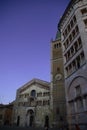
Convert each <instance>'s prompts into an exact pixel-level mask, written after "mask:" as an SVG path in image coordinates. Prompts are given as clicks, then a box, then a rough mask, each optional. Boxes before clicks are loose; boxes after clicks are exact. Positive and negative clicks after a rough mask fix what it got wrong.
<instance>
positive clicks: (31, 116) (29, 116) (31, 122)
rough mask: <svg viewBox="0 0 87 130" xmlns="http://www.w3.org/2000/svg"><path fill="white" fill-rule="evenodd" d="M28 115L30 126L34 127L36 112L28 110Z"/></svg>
mask: <svg viewBox="0 0 87 130" xmlns="http://www.w3.org/2000/svg"><path fill="white" fill-rule="evenodd" d="M27 115H28V118H27V119H28V122H29V123H28V125H29V126H30V127H32V126H33V125H34V112H33V110H32V109H30V110H28V112H27Z"/></svg>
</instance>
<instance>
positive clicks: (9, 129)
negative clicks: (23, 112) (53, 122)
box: [0, 126, 58, 130]
mask: <svg viewBox="0 0 87 130" xmlns="http://www.w3.org/2000/svg"><path fill="white" fill-rule="evenodd" d="M0 130H45V128H35V127H15V126H0ZM48 130H58V128H49V129H48Z"/></svg>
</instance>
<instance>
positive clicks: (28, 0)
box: [0, 0, 70, 104]
mask: <svg viewBox="0 0 87 130" xmlns="http://www.w3.org/2000/svg"><path fill="white" fill-rule="evenodd" d="M69 1H70V0H0V103H4V104H7V103H10V102H12V101H13V100H15V97H16V90H17V89H18V88H19V87H21V86H22V85H24V84H25V83H27V82H29V81H30V80H32V79H33V78H38V79H41V80H45V81H49V82H50V40H51V39H52V38H53V39H55V36H56V32H57V25H58V22H59V19H60V17H61V16H62V14H63V12H64V10H65V8H66V6H67V4H68V3H69Z"/></svg>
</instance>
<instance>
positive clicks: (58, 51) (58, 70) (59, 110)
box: [50, 30, 66, 128]
mask: <svg viewBox="0 0 87 130" xmlns="http://www.w3.org/2000/svg"><path fill="white" fill-rule="evenodd" d="M50 105H51V109H52V112H53V126H57V127H59V128H60V127H61V126H63V124H64V123H65V120H66V119H65V116H66V106H65V88H64V69H63V57H62V47H61V35H60V32H59V30H58V31H57V33H56V38H55V40H54V41H53V40H52V41H51V103H50Z"/></svg>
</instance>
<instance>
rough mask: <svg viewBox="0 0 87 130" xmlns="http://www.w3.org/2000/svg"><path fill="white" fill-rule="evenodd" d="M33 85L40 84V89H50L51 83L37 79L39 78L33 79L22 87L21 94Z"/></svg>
mask: <svg viewBox="0 0 87 130" xmlns="http://www.w3.org/2000/svg"><path fill="white" fill-rule="evenodd" d="M33 84H38V85H40V87H41V86H43V87H45V89H49V87H50V82H47V81H44V80H41V79H37V78H33V79H32V80H30V81H29V82H27V83H26V84H24V85H23V86H21V87H20V88H19V89H18V90H19V91H20V92H22V91H25V90H26V89H28V88H29V87H30V86H31V85H33Z"/></svg>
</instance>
